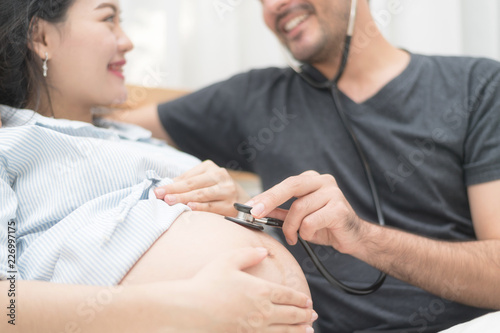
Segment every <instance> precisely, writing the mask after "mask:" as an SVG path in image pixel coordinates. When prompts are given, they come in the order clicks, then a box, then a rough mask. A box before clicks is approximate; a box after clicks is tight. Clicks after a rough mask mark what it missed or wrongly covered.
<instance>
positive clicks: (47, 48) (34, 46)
mask: <svg viewBox="0 0 500 333" xmlns="http://www.w3.org/2000/svg"><path fill="white" fill-rule="evenodd" d="M32 24H33V29H32V38H31V43H30V45H29V48H30V49H31V50H32V51H33V52H35V53H36V54H37V55H38V56H39V57H40V59H42V60H44V59H45V58H46V54H48V56H49V59H50V56H51V54H52V52H51V51H52V50H53V48H54V42H55V40H54V36H53V34H54V32H55V27H54V26H53V24H51V23H49V22H47V21H45V20H42V19H37V20H36V21H34V22H32Z"/></svg>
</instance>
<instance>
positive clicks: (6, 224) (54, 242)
mask: <svg viewBox="0 0 500 333" xmlns="http://www.w3.org/2000/svg"><path fill="white" fill-rule="evenodd" d="M132 48H133V45H132V43H131V42H130V40H129V39H128V38H127V36H126V35H125V34H124V32H123V31H122V29H121V26H120V21H119V2H118V0H107V1H101V0H5V1H2V2H1V3H0V105H1V106H0V115H1V119H2V125H3V126H2V127H1V128H0V201H1V205H0V295H2V296H1V297H0V307H1V308H3V309H5V308H7V307H10V309H12V310H9V311H10V317H7V319H8V320H6V319H5V316H3V317H4V319H2V321H1V322H0V330H1V331H2V332H6V331H9V329H13V331H16V330H14V328H15V329H18V330H19V332H312V328H311V323H312V321H314V320H315V319H316V318H317V315H316V314H315V312H314V311H313V310H312V304H311V301H310V296H309V289H308V286H307V284H306V282H305V278H304V275H303V273H302V271H301V270H300V267H299V266H298V264H297V262H296V261H295V260H294V259H293V257H292V256H291V255H290V254H289V253H288V252H287V251H286V250H285V249H284V248H283V247H282V246H281V245H280V244H279V243H277V242H276V241H274V240H273V239H272V238H270V237H269V236H267V235H266V234H264V233H259V232H254V231H250V230H247V229H245V228H243V227H240V226H238V225H236V224H232V223H230V222H227V221H226V220H224V219H223V217H222V216H220V215H216V214H212V213H206V212H193V211H191V209H190V208H189V207H188V206H186V205H183V204H175V205H169V204H167V203H166V202H164V201H162V200H158V199H156V196H155V194H154V189H155V188H157V187H158V186H163V185H166V184H169V183H172V182H173V179H174V178H176V177H179V176H181V175H182V174H185V173H186V172H187V171H189V170H191V169H193V168H196V167H198V166H199V165H200V161H199V160H197V159H195V158H194V157H192V156H189V155H186V154H184V153H181V152H179V151H177V150H175V149H173V148H171V147H169V146H167V145H165V144H164V143H162V142H159V141H157V140H154V139H152V138H151V134H150V133H149V132H148V131H146V130H144V129H142V128H139V127H135V126H132V125H125V124H120V123H116V122H112V121H109V120H102V119H94V117H93V114H92V109H93V107H96V106H101V105H109V104H112V103H119V102H122V101H124V100H125V98H126V89H125V86H124V77H123V73H122V69H123V66H124V65H125V54H126V53H127V52H129V51H130V50H131V49H132ZM13 286H14V287H13ZM13 324H15V326H14V325H13Z"/></svg>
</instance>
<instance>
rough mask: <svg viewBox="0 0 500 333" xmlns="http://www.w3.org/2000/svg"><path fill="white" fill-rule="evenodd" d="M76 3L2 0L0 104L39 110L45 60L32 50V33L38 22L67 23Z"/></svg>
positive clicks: (68, 0) (45, 91)
mask: <svg viewBox="0 0 500 333" xmlns="http://www.w3.org/2000/svg"><path fill="white" fill-rule="evenodd" d="M74 2H75V0H1V1H0V104H5V105H9V106H12V107H15V108H25V107H27V106H28V104H30V106H32V107H33V108H35V109H36V108H38V104H39V102H40V97H41V95H42V94H47V98H48V100H49V101H50V97H49V96H48V87H47V83H46V81H45V79H44V77H43V74H42V60H41V59H40V57H39V56H38V55H37V54H36V53H35V52H34V51H33V47H32V46H33V44H32V43H33V40H32V37H33V34H34V29H35V27H36V26H37V22H38V20H40V19H42V20H45V21H48V22H51V23H60V22H64V21H65V19H66V14H67V12H68V9H69V8H70V7H71V5H72V4H73V3H74Z"/></svg>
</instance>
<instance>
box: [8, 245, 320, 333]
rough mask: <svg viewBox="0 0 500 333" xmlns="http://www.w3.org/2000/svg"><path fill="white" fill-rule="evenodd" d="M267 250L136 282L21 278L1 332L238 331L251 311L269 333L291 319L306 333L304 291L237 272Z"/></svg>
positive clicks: (306, 299)
mask: <svg viewBox="0 0 500 333" xmlns="http://www.w3.org/2000/svg"><path fill="white" fill-rule="evenodd" d="M266 256H267V251H266V250H262V249H261V250H259V249H255V248H242V249H239V250H236V251H231V252H230V253H226V254H224V255H222V256H220V257H218V258H217V259H216V260H214V261H213V262H212V263H210V264H209V265H207V266H205V267H204V268H203V269H202V270H201V271H200V272H198V273H197V274H196V275H195V276H194V277H193V278H191V279H185V280H176V281H170V282H160V283H151V284H142V285H141V284H137V285H127V284H123V285H120V286H112V287H93V286H81V285H62V284H54V283H48V282H36V281H19V282H18V283H17V284H16V299H15V304H16V316H15V324H16V325H15V326H13V325H11V324H9V323H8V320H11V319H10V318H9V317H7V316H5V315H4V314H3V315H2V316H1V318H2V320H1V321H0V331H1V332H30V333H34V332H40V333H44V332H50V333H53V332H58V333H59V332H61V333H62V332H68V333H69V332H71V333H75V332H93V333H99V332H110V333H112V332H120V333H127V332H151V333H153V332H162V333H163V332H179V333H181V332H214V333H215V332H217V333H218V332H237V331H238V329H239V328H241V327H243V326H242V325H246V324H247V323H245V322H242V321H241V318H245V317H246V316H247V315H248V314H251V313H255V314H260V315H261V316H262V318H263V319H262V320H263V321H264V322H265V328H261V329H259V332H274V331H272V329H276V328H277V327H276V326H274V324H276V323H281V324H284V323H290V324H296V325H294V326H288V328H289V330H288V331H287V332H307V329H308V327H309V326H310V325H308V324H302V323H309V322H311V321H312V320H311V319H312V318H314V317H313V313H314V312H313V310H312V308H311V304H312V303H311V301H310V299H309V297H307V296H306V295H305V294H302V293H299V292H296V291H294V290H293V289H291V288H288V287H284V286H281V285H275V284H274V283H271V282H267V281H264V280H262V279H259V278H256V277H253V276H251V275H249V274H247V273H244V272H242V270H244V269H247V268H250V267H252V266H255V265H257V264H258V263H260V262H261V261H263V260H264V258H266ZM242 286H244V287H242ZM9 288H10V283H9V282H8V281H1V282H0V295H2V297H1V298H0V300H1V302H0V303H1V304H0V307H1V308H2V309H4V310H2V312H4V313H5V311H6V307H7V303H8V302H10V299H7V295H8V289H9ZM249 290H251V291H252V292H251V293H250V292H248V291H249ZM283 326H284V325H283ZM272 327H274V328H272Z"/></svg>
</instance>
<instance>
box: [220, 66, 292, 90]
mask: <svg viewBox="0 0 500 333" xmlns="http://www.w3.org/2000/svg"><path fill="white" fill-rule="evenodd" d="M291 75H293V71H292V70H291V69H290V68H286V67H285V68H281V67H267V68H258V69H252V70H249V71H247V72H243V73H239V74H236V75H234V76H233V77H231V78H230V79H228V80H227V81H225V82H227V83H230V84H234V83H236V82H237V81H239V82H245V83H246V84H247V85H252V86H261V85H266V84H274V83H276V81H281V80H287V79H289V78H290V76H291Z"/></svg>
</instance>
